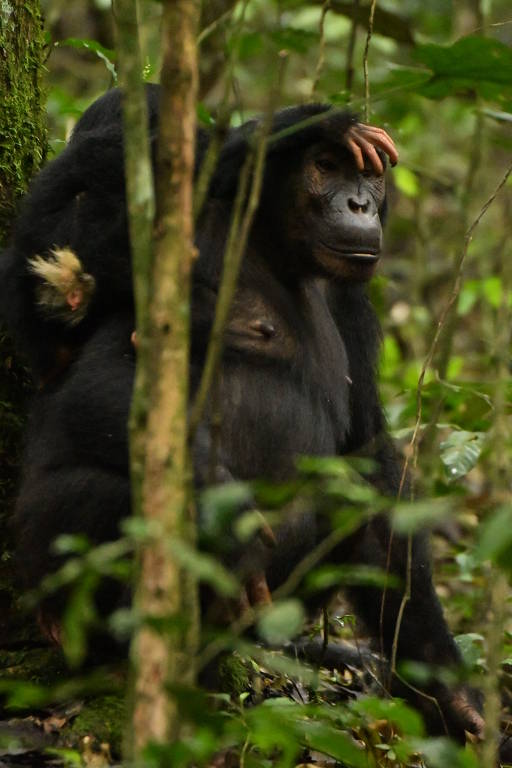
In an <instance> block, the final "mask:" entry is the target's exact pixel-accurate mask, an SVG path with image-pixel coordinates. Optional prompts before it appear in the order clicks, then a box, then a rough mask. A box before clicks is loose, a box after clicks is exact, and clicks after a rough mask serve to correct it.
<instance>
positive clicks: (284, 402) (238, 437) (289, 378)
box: [220, 290, 350, 480]
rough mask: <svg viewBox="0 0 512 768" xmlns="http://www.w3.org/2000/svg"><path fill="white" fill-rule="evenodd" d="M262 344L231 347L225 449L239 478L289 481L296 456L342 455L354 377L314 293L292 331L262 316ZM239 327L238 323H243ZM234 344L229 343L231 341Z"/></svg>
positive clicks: (224, 400)
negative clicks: (351, 378) (351, 377)
mask: <svg viewBox="0 0 512 768" xmlns="http://www.w3.org/2000/svg"><path fill="white" fill-rule="evenodd" d="M259 319H260V321H261V325H260V326H258V324H255V323H254V322H251V328H253V329H254V328H255V327H256V328H257V327H261V329H262V334H261V339H259V340H257V344H256V345H254V344H253V345H252V347H249V346H248V345H247V344H244V343H243V342H240V343H238V344H237V345H234V344H231V343H230V349H228V354H227V355H226V359H225V364H224V371H223V378H222V386H221V400H220V402H221V412H222V413H221V415H222V421H221V443H222V447H223V451H224V453H225V455H226V456H228V457H229V460H230V463H231V466H230V470H231V472H232V473H233V475H234V476H235V477H239V478H241V479H251V478H257V477H262V478H269V479H274V480H282V479H286V478H287V477H290V476H291V475H292V474H293V473H294V471H295V467H296V462H297V459H298V457H300V456H303V455H314V456H328V455H334V454H337V453H338V454H339V453H341V452H343V445H344V443H345V440H346V435H347V433H348V431H349V428H350V406H349V399H350V398H349V387H350V371H349V361H348V358H347V352H346V349H345V345H344V343H343V339H342V337H341V334H340V332H339V330H338V328H337V327H336V324H335V323H334V320H333V318H332V316H331V314H330V312H329V309H328V307H327V304H326V303H325V302H324V301H323V299H322V296H321V295H320V294H319V293H318V292H317V291H315V290H313V291H308V292H306V294H305V296H303V301H302V306H301V315H300V316H297V318H296V323H295V324H294V326H293V327H292V325H291V324H290V323H289V321H288V322H285V320H284V319H283V318H282V317H279V316H278V315H276V312H275V310H274V311H273V312H268V313H266V314H265V313H263V314H262V313H261V311H260V313H259ZM239 325H240V323H239ZM228 338H229V336H228Z"/></svg>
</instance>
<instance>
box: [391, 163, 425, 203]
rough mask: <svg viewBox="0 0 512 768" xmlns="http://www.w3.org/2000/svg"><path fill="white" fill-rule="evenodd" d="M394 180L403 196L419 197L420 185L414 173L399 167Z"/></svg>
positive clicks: (394, 174) (396, 169)
mask: <svg viewBox="0 0 512 768" xmlns="http://www.w3.org/2000/svg"><path fill="white" fill-rule="evenodd" d="M393 178H394V180H395V183H396V185H397V187H398V189H399V190H400V192H402V194H404V195H406V197H418V195H419V192H420V185H419V184H418V179H417V176H416V174H415V173H413V171H411V170H409V168H405V167H404V166H402V165H399V166H397V167H396V168H395V171H394V173H393Z"/></svg>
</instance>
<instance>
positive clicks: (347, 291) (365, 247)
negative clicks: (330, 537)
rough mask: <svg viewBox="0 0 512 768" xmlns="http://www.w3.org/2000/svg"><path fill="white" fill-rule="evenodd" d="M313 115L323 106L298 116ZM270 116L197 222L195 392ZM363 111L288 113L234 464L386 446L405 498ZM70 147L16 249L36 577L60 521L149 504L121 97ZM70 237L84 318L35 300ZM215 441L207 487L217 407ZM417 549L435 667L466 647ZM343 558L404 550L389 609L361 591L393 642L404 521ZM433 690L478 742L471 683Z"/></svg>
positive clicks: (223, 431) (235, 369)
mask: <svg viewBox="0 0 512 768" xmlns="http://www.w3.org/2000/svg"><path fill="white" fill-rule="evenodd" d="M153 97H154V94H153V96H150V102H151V99H153ZM112 110H114V112H115V115H117V117H116V116H114V117H112ZM155 110H156V107H154V108H153V109H152V110H151V121H152V122H151V125H152V130H154V128H155V125H156V121H157V111H155ZM305 118H313V119H310V120H308V123H307V125H305V126H302V127H301V128H300V129H297V130H294V131H288V130H286V131H285V129H291V128H293V127H297V126H298V124H299V123H301V122H302V121H304V120H305ZM255 125H256V123H255V122H251V123H249V124H247V125H245V126H242V128H240V129H237V130H235V131H233V132H232V133H231V134H230V135H229V136H228V138H227V140H226V143H225V145H224V147H223V149H222V152H221V155H220V158H219V162H218V166H217V169H216V171H215V174H214V176H213V178H212V181H211V184H210V189H209V193H208V197H207V201H206V204H205V206H204V209H203V212H202V215H201V217H200V221H199V224H198V227H197V238H196V240H197V246H198V249H199V259H198V262H197V265H196V267H195V271H194V281H193V307H192V356H191V381H192V390H194V387H195V386H196V385H197V381H198V377H199V375H200V372H201V370H202V365H203V361H204V354H205V348H206V344H207V340H208V334H209V330H210V328H211V323H212V317H213V312H214V309H215V303H216V298H217V291H218V286H219V280H220V274H221V269H222V260H223V253H224V246H225V243H226V238H227V235H228V230H229V222H230V217H231V212H232V207H233V201H234V197H235V194H236V188H237V181H238V176H239V172H240V169H241V167H242V165H243V162H244V159H245V157H246V153H247V150H248V146H249V141H250V138H251V136H252V135H253V132H254V128H255ZM352 125H353V119H352V118H351V117H350V116H348V115H346V114H344V113H337V112H328V111H327V109H326V108H325V107H321V106H320V107H319V106H307V107H297V108H292V109H287V110H283V111H281V112H278V113H277V114H276V115H275V117H274V121H273V126H272V133H273V135H274V136H275V138H274V140H273V141H271V142H270V144H269V148H268V151H267V156H266V166H265V174H264V182H263V189H262V194H261V199H260V203H259V206H258V210H257V213H256V217H255V220H254V224H253V227H252V230H251V233H250V237H249V242H248V246H247V249H246V253H245V255H244V260H243V264H242V270H241V275H240V280H239V285H238V289H237V294H236V298H235V302H234V306H233V308H232V312H231V317H230V321H229V324H228V328H227V331H226V335H225V350H224V356H223V366H222V373H221V377H220V382H219V388H218V389H219V392H218V404H217V406H216V407H218V408H219V410H220V414H221V421H220V427H219V453H218V465H219V466H218V470H219V477H221V478H222V479H229V478H234V479H241V480H252V479H256V478H260V477H264V478H267V479H271V480H276V481H280V480H286V479H288V478H290V477H293V476H294V473H295V463H296V459H297V457H298V456H300V455H314V456H331V455H343V454H347V453H354V452H359V453H364V454H368V453H371V455H372V456H373V457H374V459H375V460H376V461H377V463H378V467H379V469H378V472H377V477H376V482H377V483H378V485H379V487H380V488H381V489H382V490H383V491H384V492H386V493H389V494H390V495H394V494H396V492H397V488H398V480H399V475H400V467H399V464H398V462H397V458H396V456H395V452H394V449H393V447H392V445H391V442H390V440H389V438H388V436H387V434H386V428H385V422H384V417H383V414H382V409H381V406H380V403H379V398H378V392H377V385H376V378H375V367H376V361H377V353H378V342H379V327H378V322H377V319H376V316H375V313H374V311H373V309H372V307H371V305H370V303H369V300H368V298H367V296H366V292H365V283H366V282H367V281H368V279H369V278H370V277H371V275H372V274H373V272H374V269H375V267H376V265H377V263H378V261H379V256H380V252H381V236H382V232H381V219H382V216H383V211H384V206H385V187H384V177H383V176H382V175H380V174H378V173H376V172H375V170H374V168H373V167H372V166H371V164H369V163H368V164H367V167H365V168H364V169H359V168H358V167H357V165H356V162H355V160H354V156H353V154H352V152H351V151H350V150H349V149H348V148H347V135H348V132H349V131H350V129H351V126H352ZM283 132H284V133H283ZM199 144H200V145H201V140H200V141H199ZM202 144H203V148H204V141H203V142H202ZM388 146H389V145H388ZM384 148H385V149H386V145H385V144H384ZM68 149H69V151H68V150H66V152H67V155H64V157H63V159H62V158H58V159H57V160H56V161H54V163H52V164H50V165H49V166H48V168H47V169H46V170H45V171H43V173H42V174H41V176H40V178H39V180H38V181H37V182H36V185H35V186H34V191H33V192H32V197H31V198H30V197H29V199H28V201H27V203H26V206H25V212H24V213H23V214H22V217H21V219H20V222H19V225H18V229H17V234H16V237H15V241H14V245H13V246H12V248H11V249H10V251H9V252H8V254H7V256H6V259H7V261H6V264H8V266H7V268H6V269H5V271H6V274H7V278H6V284H8V285H9V287H10V288H9V290H10V299H9V302H10V304H9V306H10V313H9V314H10V317H11V323H12V325H13V326H14V328H15V330H16V329H17V330H18V333H19V335H20V337H21V338H22V339H24V340H25V343H26V346H28V347H29V352H31V353H32V359H33V361H34V365H35V367H36V370H37V371H38V372H39V373H40V375H41V377H42V379H43V383H44V386H43V388H42V390H41V392H40V393H39V394H38V396H37V398H36V403H35V405H34V410H33V414H32V419H31V426H30V428H29V437H28V445H27V453H26V460H25V471H24V477H23V482H22V486H21V490H20V496H19V500H18V505H17V511H16V517H17V525H18V529H19V531H20V551H21V555H22V557H23V559H24V561H25V562H26V563H27V564H30V568H28V574H29V578H30V580H31V582H32V583H34V582H36V581H37V580H38V579H39V578H40V577H41V576H42V575H43V574H44V573H46V572H47V571H48V570H49V569H50V568H51V563H50V558H49V555H48V546H49V544H50V542H51V541H52V540H53V538H55V536H57V535H58V534H60V533H63V532H79V531H80V532H85V533H87V534H88V535H89V537H90V538H91V539H92V540H96V541H105V540H108V539H110V538H112V537H115V535H116V532H117V526H118V523H119V521H120V519H121V518H123V517H124V516H127V515H129V513H130V500H129V476H128V460H127V447H126V419H127V415H128V408H129V400H130V392H131V384H132V377H133V365H134V362H133V359H134V352H133V349H132V348H131V346H130V334H131V330H132V329H133V307H132V302H133V298H132V292H131V283H130V273H129V269H128V264H129V245H128V235H127V227H126V209H125V199H124V183H123V164H122V151H121V128H120V123H119V101H118V97H117V96H112V95H110V96H109V97H107V98H105V97H104V99H103V100H100V102H98V103H97V105H95V106H93V107H92V109H91V112H90V113H89V114H88V113H86V115H85V116H84V118H83V119H82V124H81V127H80V126H79V130H78V131H77V133H76V136H75V138H74V139H73V141H72V142H71V145H70V147H69V148H68ZM200 150H201V146H200ZM200 154H201V151H200V152H199V155H200ZM36 203H37V205H38V206H39V209H40V211H41V212H42V213H41V217H40V218H39V219H38V220H37V222H36V221H35V220H34V219H31V216H30V212H31V211H33V210H34V205H35V204H36ZM55 248H57V249H60V250H61V251H62V250H64V251H65V250H66V249H69V250H70V252H71V253H72V254H73V253H75V254H78V256H79V258H80V263H79V267H78V268H79V269H82V267H83V268H84V270H85V272H86V273H87V274H89V273H90V274H91V279H92V280H93V281H94V283H91V282H89V288H90V289H91V290H90V294H91V298H90V306H89V307H88V308H87V310H86V311H85V312H84V317H83V318H80V322H78V323H76V324H67V325H66V323H63V322H62V318H61V317H59V316H56V317H55V318H52V319H51V321H47V318H46V317H45V312H46V311H47V306H43V307H42V308H40V309H39V310H38V309H37V307H36V306H35V305H36V301H37V287H38V281H39V287H40V288H41V283H40V281H41V279H43V282H44V280H45V279H46V278H47V276H48V273H46V276H45V270H44V264H43V265H42V269H41V268H39V270H38V265H39V267H41V262H40V261H38V260H37V258H36V257H38V256H39V257H41V256H43V257H46V258H47V257H48V251H49V249H55ZM20 254H21V255H20ZM70 258H71V260H72V257H70ZM23 259H25V263H23ZM34 259H35V261H34ZM50 260H51V257H50ZM57 266H58V265H57ZM75 266H76V265H75ZM47 287H48V286H47ZM72 298H73V297H72ZM81 301H82V297H81V296H80V295H79V296H78V304H80V303H81ZM69 306H70V307H71V309H72V301H71V302H69ZM38 312H39V314H38ZM38 318H39V323H40V324H41V323H43V324H46V325H45V327H46V330H47V335H48V343H47V344H46V345H45V348H44V350H42V352H40V353H39V351H38V349H37V343H36V342H35V339H34V338H32V336H31V334H32V335H33V329H34V327H36V326H37V322H38ZM63 327H65V331H63ZM56 340H57V342H58V343H57V342H56ZM61 344H62V345H64V346H66V345H67V348H68V350H70V355H69V356H67V357H66V358H65V363H64V364H63V363H59V361H58V355H57V352H58V348H59V345H61ZM49 361H50V362H49ZM52 367H53V369H54V370H53V371H52V370H51V369H52ZM200 439H201V441H203V442H202V443H201V445H199V446H197V445H196V446H195V447H194V448H195V456H196V462H195V471H196V477H197V478H198V480H199V483H200V484H201V482H200V481H201V475H202V473H204V466H203V458H204V442H205V441H206V443H207V441H208V413H207V414H206V417H205V424H204V425H203V426H202V429H201V435H200ZM207 452H208V450H207V445H206V453H207ZM321 522H322V521H321V520H320V519H319V518H318V517H317V516H316V515H315V514H314V513H313V512H311V513H310V514H308V515H306V516H304V517H301V518H300V519H299V520H295V521H292V522H290V523H289V524H286V525H285V526H284V527H283V528H279V529H278V530H276V532H275V535H276V539H277V546H276V547H275V548H274V549H273V550H272V551H271V552H268V553H266V560H265V562H264V563H258V564H257V566H256V567H264V568H265V572H266V578H267V581H268V584H269V586H270V588H271V589H274V588H275V587H276V586H278V585H279V584H280V583H282V582H283V580H284V579H285V578H286V577H287V575H288V574H289V573H290V571H291V570H292V569H293V567H294V566H295V565H296V564H297V563H298V562H299V561H300V560H301V559H302V558H303V557H304V556H305V555H306V554H307V553H308V552H309V551H311V549H312V548H313V547H314V546H315V545H316V544H317V543H318V541H319V538H320V537H321V536H324V535H325V530H324V529H323V526H322V524H321ZM412 550H413V557H412V574H411V597H410V600H409V601H408V602H407V603H406V605H405V610H404V614H403V618H402V621H401V627H400V636H399V641H398V657H399V659H413V660H417V661H422V662H426V663H428V664H430V665H432V667H433V668H437V667H441V666H446V665H448V666H456V665H458V664H459V662H460V657H459V653H458V650H457V647H456V645H455V643H454V641H453V639H452V637H451V635H450V632H449V630H448V628H447V626H446V624H445V621H444V618H443V615H442V611H441V607H440V605H439V602H438V600H437V597H436V594H435V591H434V588H433V585H432V579H431V569H430V564H429V556H428V550H427V546H426V543H425V540H424V538H423V536H420V535H418V536H415V537H414V540H413V545H412ZM329 557H330V558H331V559H336V560H337V561H338V562H339V561H342V562H347V561H351V562H364V563H371V564H375V565H378V566H381V567H383V568H385V567H386V561H387V559H388V557H389V561H390V568H391V571H392V573H393V574H394V575H396V576H398V577H399V581H400V583H401V585H402V586H401V587H400V588H396V589H389V591H388V595H387V600H386V606H385V612H384V615H383V626H382V627H381V626H380V608H381V597H382V595H381V591H380V590H378V589H376V588H368V587H364V588H363V587H358V588H353V589H352V590H351V597H352V599H353V600H354V602H355V604H356V606H357V610H358V613H359V614H360V615H361V616H362V617H363V618H364V620H365V622H366V624H367V626H368V628H369V630H370V632H371V633H372V634H373V636H374V637H376V638H377V637H379V635H380V634H382V639H383V644H384V650H385V652H386V653H387V654H388V655H391V652H392V644H393V637H394V633H395V627H396V622H397V617H398V613H399V608H400V604H401V601H402V590H403V585H404V583H405V577H406V563H407V540H406V539H404V538H403V537H402V536H400V535H398V534H395V535H394V536H393V537H391V534H390V527H389V524H388V521H387V519H386V518H385V517H383V516H375V517H372V518H371V519H370V522H368V523H367V524H366V525H364V526H363V527H362V528H361V529H359V530H358V531H357V532H356V533H353V534H352V535H351V536H350V538H349V539H346V540H345V541H343V542H342V543H341V544H340V545H339V546H338V547H337V548H336V549H335V550H334V551H333V552H331V554H330V556H329ZM429 694H430V695H433V696H436V697H437V699H438V702H439V709H436V707H432V711H431V712H430V713H429V715H430V719H431V722H432V723H434V721H435V720H436V717H437V723H434V727H437V729H438V730H441V731H442V730H443V728H445V727H446V728H447V730H448V732H449V733H451V734H453V735H455V736H457V737H458V738H461V739H462V738H463V736H464V731H465V730H469V731H476V730H479V729H481V727H482V722H481V718H480V716H479V714H478V712H477V710H476V708H475V707H474V705H473V703H472V701H471V700H470V699H471V697H470V693H469V692H468V691H467V690H466V689H462V688H459V689H458V690H457V691H449V690H448V689H447V688H446V687H444V686H443V685H442V684H441V683H440V682H436V683H433V684H432V685H431V686H430V687H429ZM420 703H421V702H420ZM424 708H426V707H424Z"/></svg>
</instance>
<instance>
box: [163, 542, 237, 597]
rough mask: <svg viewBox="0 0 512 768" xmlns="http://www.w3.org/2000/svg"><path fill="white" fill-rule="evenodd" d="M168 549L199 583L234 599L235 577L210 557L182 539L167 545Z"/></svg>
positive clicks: (235, 592) (235, 590) (235, 591)
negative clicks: (205, 584)
mask: <svg viewBox="0 0 512 768" xmlns="http://www.w3.org/2000/svg"><path fill="white" fill-rule="evenodd" d="M169 549H170V550H171V552H172V554H173V556H174V557H175V558H176V560H177V561H178V562H179V563H180V564H181V565H182V566H183V567H184V568H186V569H187V570H188V571H190V573H193V574H194V575H195V576H196V577H197V578H198V579H199V580H200V581H203V582H206V583H207V584H210V585H211V586H212V587H214V589H216V590H217V592H219V594H221V595H224V596H225V597H235V596H236V595H237V594H238V591H239V589H240V587H239V584H238V581H237V579H236V578H235V576H233V574H232V573H230V572H229V571H228V570H226V568H224V566H223V565H222V564H221V563H220V562H219V561H218V560H216V559H215V558H214V557H212V556H211V555H209V554H207V553H205V552H199V551H198V550H197V549H194V548H193V547H191V546H190V545H189V544H187V542H186V541H184V540H183V539H178V540H175V541H172V542H170V543H169Z"/></svg>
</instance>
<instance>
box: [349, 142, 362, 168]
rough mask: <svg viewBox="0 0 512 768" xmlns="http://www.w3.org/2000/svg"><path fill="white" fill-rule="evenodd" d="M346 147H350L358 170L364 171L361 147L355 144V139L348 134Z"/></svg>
mask: <svg viewBox="0 0 512 768" xmlns="http://www.w3.org/2000/svg"><path fill="white" fill-rule="evenodd" d="M346 143H347V147H348V148H349V149H350V151H351V152H352V154H353V155H354V160H355V161H356V166H357V170H358V171H364V158H363V153H362V152H361V148H360V147H359V146H358V145H357V144H356V142H355V140H354V139H352V138H350V135H349V136H347V140H346Z"/></svg>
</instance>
